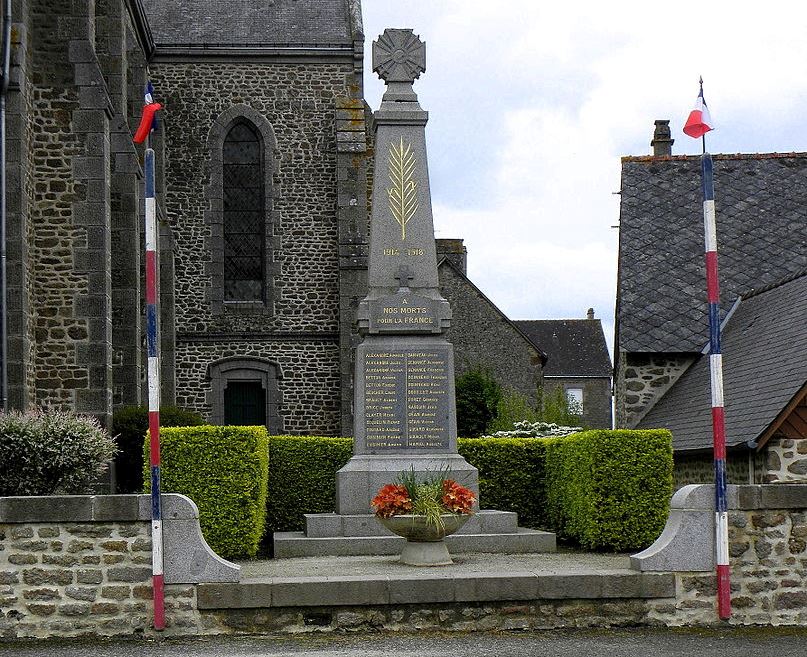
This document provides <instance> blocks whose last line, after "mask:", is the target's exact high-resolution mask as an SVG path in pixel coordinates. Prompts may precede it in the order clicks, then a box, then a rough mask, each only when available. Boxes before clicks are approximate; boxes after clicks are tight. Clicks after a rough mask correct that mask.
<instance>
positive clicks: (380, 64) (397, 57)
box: [373, 28, 426, 100]
mask: <svg viewBox="0 0 807 657" xmlns="http://www.w3.org/2000/svg"><path fill="white" fill-rule="evenodd" d="M425 70H426V44H425V43H423V42H422V41H421V40H420V37H419V36H418V35H417V34H413V33H412V30H408V29H392V28H387V29H386V30H384V34H382V35H381V36H380V37H378V40H377V41H373V71H375V72H376V73H377V74H378V77H380V78H381V79H382V80H384V82H385V83H386V84H387V91H386V93H385V94H384V100H414V99H416V98H417V96H415V92H414V91H412V83H413V82H414V81H415V80H416V79H417V78H419V77H420V74H421V73H423V72H424V71H425Z"/></svg>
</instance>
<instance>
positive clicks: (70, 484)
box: [0, 411, 117, 496]
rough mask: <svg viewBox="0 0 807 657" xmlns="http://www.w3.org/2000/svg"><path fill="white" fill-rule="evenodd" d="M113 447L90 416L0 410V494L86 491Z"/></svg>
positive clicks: (88, 491) (106, 460) (72, 493)
mask: <svg viewBox="0 0 807 657" xmlns="http://www.w3.org/2000/svg"><path fill="white" fill-rule="evenodd" d="M116 451H117V450H116V447H115V441H114V440H112V438H110V437H109V435H108V434H107V432H106V431H104V429H102V428H101V425H100V424H99V423H98V421H97V420H96V419H95V418H92V417H85V416H80V415H75V414H73V413H68V412H62V411H48V412H44V411H32V412H28V413H20V412H18V411H11V412H10V413H0V464H2V467H0V496H6V495H57V494H61V495H76V494H87V493H90V492H92V490H91V489H92V486H93V483H94V482H95V481H97V479H98V477H99V476H100V475H101V474H103V473H104V471H105V470H106V469H107V464H108V462H109V460H110V459H111V458H112V457H113V456H114V455H115V452H116Z"/></svg>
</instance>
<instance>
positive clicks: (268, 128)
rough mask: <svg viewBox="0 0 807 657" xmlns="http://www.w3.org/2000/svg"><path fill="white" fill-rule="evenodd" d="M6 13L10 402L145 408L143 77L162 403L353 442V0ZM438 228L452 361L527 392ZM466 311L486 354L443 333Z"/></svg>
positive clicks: (460, 329) (527, 375)
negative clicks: (137, 135)
mask: <svg viewBox="0 0 807 657" xmlns="http://www.w3.org/2000/svg"><path fill="white" fill-rule="evenodd" d="M12 21H13V43H12V71H11V87H10V90H9V93H8V97H7V107H8V112H7V122H8V127H7V136H8V144H7V145H8V162H7V175H8V184H7V199H8V240H7V251H8V308H7V317H8V327H9V341H8V363H7V371H8V379H9V389H8V396H9V407H10V408H21V409H26V408H32V407H41V408H46V409H47V408H61V409H72V410H74V411H77V412H79V413H86V414H92V415H94V416H96V417H98V418H99V419H101V421H102V422H103V423H106V424H108V423H109V420H110V418H111V414H112V412H113V411H114V410H115V409H117V408H120V407H122V406H125V405H132V404H139V403H142V402H143V401H144V400H145V394H144V393H145V385H146V381H145V378H146V376H145V370H146V367H145V364H146V359H145V354H144V343H145V340H144V333H145V320H144V293H143V288H144V284H143V267H144V256H143V241H144V240H143V228H142V223H143V221H142V216H143V207H144V191H143V171H142V164H141V163H142V158H143V151H142V148H141V147H139V146H136V145H134V144H133V141H132V135H133V133H134V130H135V128H136V126H137V124H138V121H139V118H140V114H141V112H142V108H143V93H144V92H143V89H144V86H145V84H146V82H147V81H149V80H150V81H151V82H152V84H153V86H154V97H155V98H154V99H155V101H157V102H160V103H161V104H162V105H163V110H162V111H161V112H160V114H159V122H160V126H159V129H158V130H157V131H156V132H155V133H154V134H153V135H152V137H151V147H152V148H154V149H155V151H156V162H157V184H156V196H157V214H158V220H159V223H160V230H159V255H160V270H159V274H160V308H161V310H160V315H161V316H160V320H161V336H160V346H161V358H162V360H161V383H162V388H161V389H162V402H163V404H176V405H178V406H181V407H184V408H188V409H191V410H195V411H197V412H199V413H201V414H202V415H204V416H205V417H206V418H207V419H208V420H209V421H211V422H212V423H215V424H222V423H237V424H265V425H266V426H267V427H268V429H269V431H270V432H271V433H289V434H313V435H352V432H353V416H352V403H353V390H352V379H353V365H352V359H353V352H354V349H355V346H356V344H357V343H358V334H357V332H356V321H355V320H356V308H357V306H358V302H359V301H360V300H361V299H362V298H363V297H364V296H365V294H366V290H367V245H368V219H369V198H370V196H371V195H370V189H371V186H372V163H373V130H372V113H371V111H370V109H369V108H368V106H367V104H366V103H365V101H364V96H363V89H362V67H363V58H364V53H363V49H364V40H365V39H364V33H363V27H362V20H361V7H360V2H359V0H274V1H272V2H265V1H263V0H239V1H238V2H224V1H223V0H172V1H171V2H162V1H161V0H95V2H90V1H89V0H15V1H14V6H13V16H12ZM457 243H460V244H461V242H458V241H448V242H447V243H446V246H445V249H444V253H443V254H442V255H441V254H440V253H438V258H443V260H444V261H445V262H446V263H449V264H445V265H444V266H442V267H441V268H442V270H443V271H444V275H441V280H445V281H447V283H446V284H447V285H450V286H451V288H452V289H451V290H450V291H449V292H450V293H449V294H446V297H447V298H449V300H455V303H456V302H460V303H477V304H480V305H478V306H477V308H476V309H474V308H471V307H467V308H464V309H462V310H459V309H458V310H457V311H455V317H456V318H457V320H458V321H457V322H455V324H454V326H452V332H453V334H452V340H453V341H454V342H455V345H456V348H457V352H458V353H457V359H456V360H457V362H458V363H465V364H467V365H468V366H471V365H473V364H475V363H476V362H481V363H482V364H484V362H485V359H487V360H488V361H490V362H492V363H493V364H494V365H496V366H497V367H499V368H500V369H503V371H504V372H505V376H506V377H507V378H508V379H509V380H511V381H512V382H514V385H516V386H517V388H518V389H519V391H520V392H523V393H524V394H526V395H527V396H530V397H533V398H535V395H536V391H537V388H538V386H539V385H540V384H541V371H542V366H543V364H544V362H545V360H546V355H545V354H543V352H542V351H541V349H540V348H539V347H537V346H536V345H534V344H533V343H532V342H530V341H529V339H528V338H527V337H526V336H524V335H523V334H522V333H521V332H520V331H519V330H518V329H517V328H516V327H515V326H514V325H513V324H512V323H511V322H510V321H509V320H508V319H507V318H506V317H505V316H504V315H503V314H502V313H501V312H500V311H498V309H496V308H495V306H493V304H492V303H491V302H490V301H488V300H487V299H486V298H485V297H484V295H482V294H481V293H480V292H479V291H478V289H476V288H475V287H472V284H470V282H469V281H467V279H466V278H465V277H464V271H463V268H462V266H460V265H457V264H456V263H454V264H453V265H452V264H450V263H451V262H453V261H454V260H455V259H456V253H453V254H452V248H453V249H454V250H456V249H455V247H456V244H457ZM452 245H453V246H452ZM483 316H484V317H485V318H486V319H485V321H486V324H485V326H486V329H485V330H486V331H487V333H486V336H485V339H486V341H487V343H488V345H499V346H501V345H504V344H507V349H506V350H505V351H507V353H508V354H509V356H507V355H505V356H504V358H508V357H509V359H510V362H509V363H508V364H507V366H506V367H503V360H502V358H503V356H502V354H501V353H498V352H495V353H494V351H492V350H487V351H488V352H490V353H487V352H486V353H482V352H481V351H478V347H479V344H480V342H479V340H473V339H464V338H463V334H464V333H466V332H467V331H474V330H476V327H475V326H474V324H475V323H478V320H479V318H480V317H483ZM463 317H465V318H467V323H466V324H463V320H462V318H463ZM458 371H459V370H458Z"/></svg>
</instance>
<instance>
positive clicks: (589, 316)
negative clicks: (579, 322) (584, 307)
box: [586, 308, 594, 319]
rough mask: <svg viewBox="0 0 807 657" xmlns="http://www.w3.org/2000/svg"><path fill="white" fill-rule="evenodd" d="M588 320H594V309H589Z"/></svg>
mask: <svg viewBox="0 0 807 657" xmlns="http://www.w3.org/2000/svg"><path fill="white" fill-rule="evenodd" d="M586 319H594V308H589V309H588V312H587V313H586Z"/></svg>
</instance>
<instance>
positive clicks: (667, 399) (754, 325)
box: [638, 270, 807, 483]
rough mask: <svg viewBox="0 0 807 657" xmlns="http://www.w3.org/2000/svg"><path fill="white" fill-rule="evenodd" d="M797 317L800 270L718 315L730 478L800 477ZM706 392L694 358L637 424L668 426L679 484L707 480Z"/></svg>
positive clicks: (805, 330) (803, 310) (800, 340)
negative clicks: (719, 317) (725, 314)
mask: <svg viewBox="0 0 807 657" xmlns="http://www.w3.org/2000/svg"><path fill="white" fill-rule="evenodd" d="M805 317H807V270H804V271H802V272H801V273H799V274H796V275H795V276H792V277H789V278H786V279H784V280H783V281H781V282H779V283H774V284H773V285H770V286H766V287H763V288H761V289H759V290H753V291H751V292H748V293H746V294H744V295H742V296H740V297H739V298H738V299H737V300H736V301H735V302H734V304H733V305H732V307H731V308H730V310H729V312H728V313H727V316H726V318H725V319H724V320H723V326H722V335H721V350H722V352H723V390H724V396H725V404H726V447H727V449H728V457H727V459H726V463H727V468H728V471H729V478H730V479H731V480H733V481H735V482H742V481H744V482H749V481H750V482H753V481H757V482H760V481H761V482H764V483H768V482H771V481H796V480H799V481H801V480H803V476H804V475H805V474H807V454H805V453H802V452H807V449H804V446H807V440H805V439H807V322H806V321H805ZM708 390H709V359H708V356H706V355H702V356H700V357H698V358H697V359H696V360H695V362H694V363H693V364H692V365H691V366H690V367H688V368H687V370H686V371H685V372H684V373H683V374H682V375H681V377H680V378H679V379H678V381H676V383H675V384H674V385H673V386H672V387H671V388H670V389H669V391H668V392H667V394H665V395H664V396H663V397H662V398H661V399H660V400H659V401H658V402H657V403H656V404H654V406H653V408H651V409H650V411H649V412H648V413H647V414H646V415H645V416H644V417H643V418H642V420H641V421H640V422H639V424H638V427H639V428H642V429H645V428H652V427H666V428H668V429H670V430H671V431H672V434H673V447H674V450H675V453H676V466H677V468H676V469H677V472H676V474H677V477H678V479H679V483H694V482H698V481H703V482H711V481H712V479H713V477H714V473H713V470H712V463H713V462H712V455H711V438H712V413H711V399H710V397H709V395H708V394H704V393H707V392H708ZM797 441H798V442H797ZM802 443H803V446H802V447H799V445H802Z"/></svg>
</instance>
